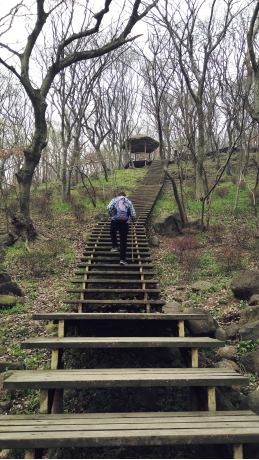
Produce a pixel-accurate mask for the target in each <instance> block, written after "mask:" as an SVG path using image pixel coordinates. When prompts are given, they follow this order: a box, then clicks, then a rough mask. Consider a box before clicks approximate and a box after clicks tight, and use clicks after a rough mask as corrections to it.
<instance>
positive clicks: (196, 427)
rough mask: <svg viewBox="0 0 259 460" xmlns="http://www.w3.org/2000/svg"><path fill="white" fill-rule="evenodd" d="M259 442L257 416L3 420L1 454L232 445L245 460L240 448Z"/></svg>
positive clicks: (243, 413)
mask: <svg viewBox="0 0 259 460" xmlns="http://www.w3.org/2000/svg"><path fill="white" fill-rule="evenodd" d="M258 439H259V417H258V415H256V414H255V413H254V412H252V411H239V410H238V411H229V412H226V411H224V412H223V411H218V412H214V411H213V412H136V413H134V412H132V413H130V412H127V413H107V414H102V413H97V414H87V413H80V414H46V415H45V414H37V415H34V414H32V415H13V414H10V415H1V416H0V449H24V448H25V449H36V448H42V449H43V448H60V447H65V448H66V447H68V448H71V447H81V448H83V447H100V446H103V447H108V446H110V447H111V446H155V445H156V446H161V445H193V444H194V445H195V444H209V445H213V444H229V443H231V444H235V445H236V446H235V447H233V451H234V458H242V457H240V456H237V455H236V452H237V446H240V444H241V446H242V444H245V443H257V442H258ZM240 450H242V449H241V448H240V447H239V451H240ZM27 458H29V457H27ZM30 458H35V457H30Z"/></svg>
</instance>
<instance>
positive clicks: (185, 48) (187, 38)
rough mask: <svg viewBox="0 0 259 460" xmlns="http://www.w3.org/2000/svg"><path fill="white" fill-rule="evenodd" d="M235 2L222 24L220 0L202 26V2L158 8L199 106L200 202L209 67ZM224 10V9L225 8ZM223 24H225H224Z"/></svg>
mask: <svg viewBox="0 0 259 460" xmlns="http://www.w3.org/2000/svg"><path fill="white" fill-rule="evenodd" d="M234 3H235V2H234V0H227V1H226V2H225V8H226V11H225V12H223V10H222V9H221V16H220V17H221V18H222V19H221V21H220V20H219V16H218V18H217V20H216V19H215V16H216V13H217V12H216V0H213V2H212V4H211V6H210V12H209V17H208V18H207V19H205V20H203V22H201V20H200V17H199V14H200V11H201V7H202V4H201V2H199V0H185V2H184V4H180V3H179V4H177V3H176V2H174V1H173V0H165V2H164V3H163V4H162V5H158V6H157V10H158V12H159V16H157V17H156V20H157V21H158V22H159V24H161V25H162V26H163V27H165V28H166V30H167V31H168V33H169V34H170V37H171V38H172V40H173V42H174V46H175V48H176V51H177V54H178V58H179V64H180V68H181V72H182V74H183V76H184V78H185V81H186V84H187V86H188V90H189V91H190V94H191V96H192V98H193V100H194V102H195V105H196V108H197V116H198V132H199V135H198V148H197V167H196V200H201V199H202V198H203V197H204V187H203V159H204V148H205V131H204V127H205V115H204V101H203V96H204V88H205V84H206V75H207V69H208V64H209V61H210V59H211V56H212V53H213V52H214V50H215V49H216V48H217V46H218V45H219V44H220V43H221V41H222V40H223V39H224V37H225V35H226V32H227V29H228V27H229V25H230V23H231V21H232V20H233V17H234V16H233V13H232V7H233V6H234ZM222 6H223V5H222ZM220 22H221V24H220Z"/></svg>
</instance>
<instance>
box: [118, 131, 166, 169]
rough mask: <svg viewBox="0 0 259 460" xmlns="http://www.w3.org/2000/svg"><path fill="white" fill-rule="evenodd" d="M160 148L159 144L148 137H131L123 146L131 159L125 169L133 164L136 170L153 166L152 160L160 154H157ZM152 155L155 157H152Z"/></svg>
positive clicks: (140, 135)
mask: <svg viewBox="0 0 259 460" xmlns="http://www.w3.org/2000/svg"><path fill="white" fill-rule="evenodd" d="M158 147H159V142H158V141H156V140H155V139H152V137H149V136H147V135H144V134H138V135H136V136H131V137H129V138H128V139H127V140H126V141H125V142H124V143H123V144H122V146H121V148H122V149H124V150H125V153H126V154H127V157H128V158H129V161H128V162H127V163H126V166H125V168H128V167H129V166H130V163H131V162H133V163H134V166H135V167H136V168H141V167H143V166H145V165H146V164H151V163H152V160H153V159H154V158H155V157H156V156H157V154H158V152H155V150H157V149H158ZM152 153H153V155H151V154H152ZM137 157H138V159H137Z"/></svg>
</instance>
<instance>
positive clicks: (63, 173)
mask: <svg viewBox="0 0 259 460" xmlns="http://www.w3.org/2000/svg"><path fill="white" fill-rule="evenodd" d="M69 143H70V142H69V141H63V142H62V144H63V145H62V166H61V182H62V201H63V203H64V201H65V198H66V196H67V149H68V146H69Z"/></svg>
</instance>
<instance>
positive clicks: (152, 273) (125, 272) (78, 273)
mask: <svg viewBox="0 0 259 460" xmlns="http://www.w3.org/2000/svg"><path fill="white" fill-rule="evenodd" d="M75 275H87V276H96V275H104V276H110V275H129V276H136V275H144V276H154V272H140V271H139V272H137V271H134V272H130V271H128V272H127V271H123V270H122V271H113V270H109V271H99V270H98V271H87V272H86V271H78V272H75ZM70 282H71V283H77V282H78V283H82V282H83V280H82V279H81V280H80V279H78V280H76V279H73V280H70Z"/></svg>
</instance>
